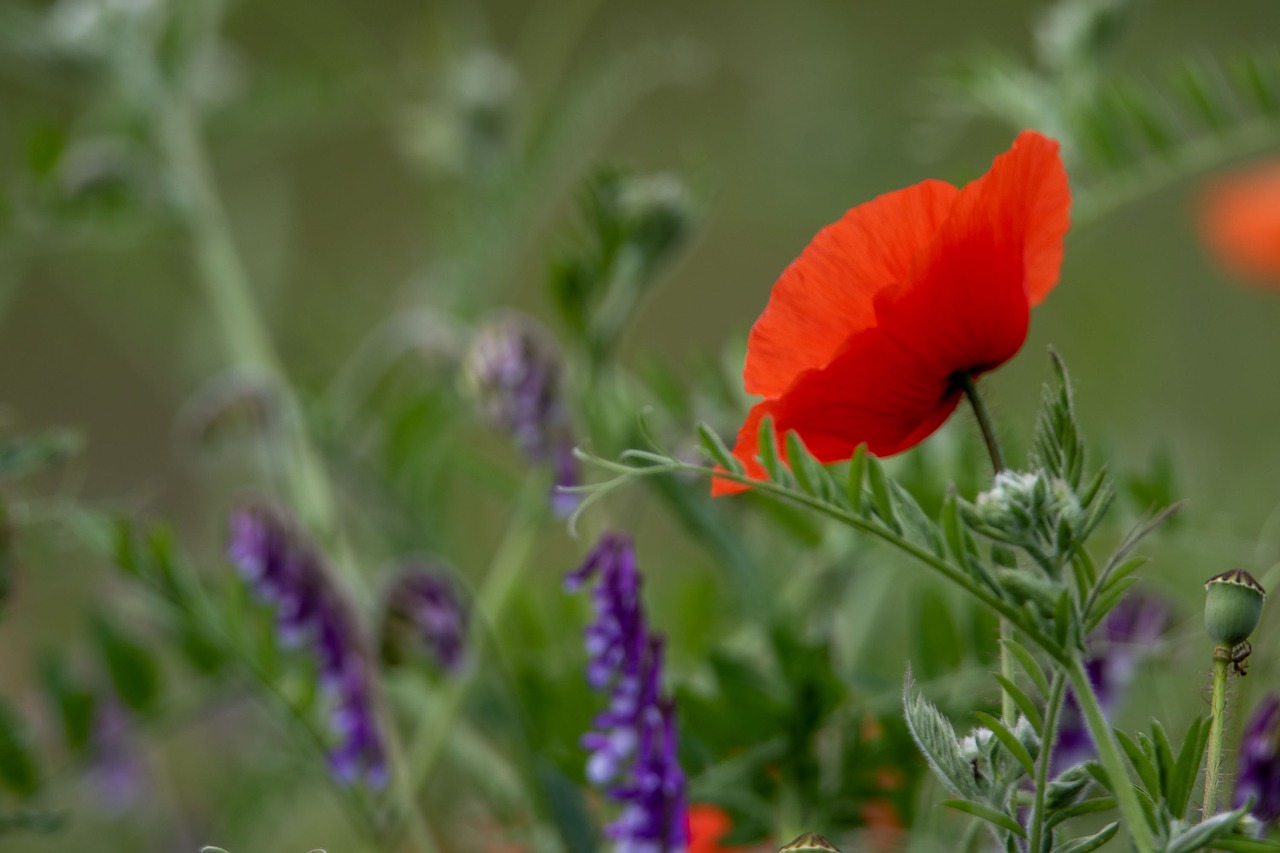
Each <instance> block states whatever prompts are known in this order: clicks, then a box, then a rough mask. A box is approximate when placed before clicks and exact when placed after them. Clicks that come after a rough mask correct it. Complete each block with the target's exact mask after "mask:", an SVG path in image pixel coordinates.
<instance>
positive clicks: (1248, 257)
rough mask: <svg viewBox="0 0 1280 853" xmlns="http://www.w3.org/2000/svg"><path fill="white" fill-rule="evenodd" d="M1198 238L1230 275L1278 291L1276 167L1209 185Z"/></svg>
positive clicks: (1279, 178) (1279, 190) (1279, 182)
mask: <svg viewBox="0 0 1280 853" xmlns="http://www.w3.org/2000/svg"><path fill="white" fill-rule="evenodd" d="M1200 233H1201V235H1202V236H1203V238H1204V241H1205V242H1206V243H1207V244H1208V245H1209V248H1210V249H1212V250H1213V252H1214V253H1215V254H1216V255H1217V256H1218V258H1219V260H1220V261H1221V262H1222V265H1223V266H1225V267H1227V268H1228V269H1229V270H1231V271H1232V272H1233V273H1236V274H1237V275H1240V276H1241V277H1243V278H1249V279H1254V280H1257V281H1260V282H1264V283H1270V284H1272V285H1280V162H1276V161H1272V162H1270V163H1265V164H1263V165H1262V166H1259V167H1255V168H1253V169H1250V170H1248V171H1245V172H1240V173H1237V174H1236V175H1233V176H1231V177H1228V178H1223V179H1220V180H1218V181H1216V182H1215V183H1213V184H1210V186H1209V187H1208V189H1207V190H1206V191H1205V194H1204V198H1203V201H1202V203H1201V207H1200Z"/></svg>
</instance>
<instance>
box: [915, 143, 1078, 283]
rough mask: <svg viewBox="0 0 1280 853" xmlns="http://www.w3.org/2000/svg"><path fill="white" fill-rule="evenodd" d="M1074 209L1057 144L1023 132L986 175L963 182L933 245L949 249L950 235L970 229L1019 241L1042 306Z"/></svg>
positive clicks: (1004, 241) (1059, 262) (1059, 261)
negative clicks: (947, 246) (949, 215)
mask: <svg viewBox="0 0 1280 853" xmlns="http://www.w3.org/2000/svg"><path fill="white" fill-rule="evenodd" d="M1070 210H1071V188H1070V185H1069V184H1068V182H1067V172H1066V170H1065V169H1064V168H1063V166H1062V158H1061V156H1060V155H1059V153H1058V143H1057V142H1055V141H1054V140H1052V139H1049V138H1048V137H1046V136H1043V135H1042V134H1039V133H1037V132H1036V131H1034V130H1024V131H1023V132H1022V133H1020V134H1018V138H1017V139H1015V140H1014V141H1013V145H1012V146H1011V147H1010V148H1009V150H1008V151H1006V152H1004V153H1003V154H1001V155H999V156H998V157H996V158H995V160H994V161H993V162H992V164H991V169H990V170H988V172H987V173H986V174H985V175H983V176H982V177H981V178H979V179H978V180H976V181H973V182H972V183H970V184H968V185H967V186H965V188H964V190H963V191H962V192H961V194H960V199H959V200H958V201H957V202H956V205H955V208H954V211H953V213H952V216H951V217H950V218H949V219H948V221H947V224H946V226H944V228H943V232H942V235H941V240H940V243H942V244H943V245H940V246H939V245H935V249H937V250H939V251H942V252H945V251H946V248H945V243H946V241H947V240H948V239H955V238H956V236H957V235H958V234H963V233H964V232H965V231H967V230H971V229H982V230H990V231H991V232H992V234H993V235H994V236H995V238H996V242H998V243H1001V244H1005V245H1007V244H1017V245H1019V247H1020V249H1021V261H1022V263H1023V264H1024V265H1025V268H1026V280H1025V283H1024V284H1025V287H1026V290H1027V300H1028V302H1029V303H1030V304H1031V305H1032V306H1035V305H1039V304H1040V303H1041V302H1043V301H1044V298H1045V297H1046V296H1048V295H1049V291H1050V290H1052V289H1053V288H1054V286H1055V285H1056V284H1057V283H1058V271H1059V269H1060V268H1061V266H1062V254H1063V246H1062V243H1063V238H1064V237H1065V236H1066V233H1067V229H1068V228H1069V227H1070V225H1071V218H1070Z"/></svg>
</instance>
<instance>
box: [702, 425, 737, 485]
mask: <svg viewBox="0 0 1280 853" xmlns="http://www.w3.org/2000/svg"><path fill="white" fill-rule="evenodd" d="M698 438H699V439H700V440H701V442H702V449H703V450H705V451H706V452H707V455H708V456H710V457H711V458H712V459H713V460H715V463H716V464H717V465H719V466H720V467H721V468H723V469H725V470H726V471H728V472H730V473H732V474H742V473H743V470H744V469H743V467H742V460H740V459H739V458H738V457H736V456H734V455H733V452H732V451H731V450H729V448H728V446H726V445H725V443H724V441H723V440H721V438H720V435H719V434H718V433H717V432H716V431H715V430H713V429H712V428H711V427H709V426H707V425H706V424H705V423H700V424H698Z"/></svg>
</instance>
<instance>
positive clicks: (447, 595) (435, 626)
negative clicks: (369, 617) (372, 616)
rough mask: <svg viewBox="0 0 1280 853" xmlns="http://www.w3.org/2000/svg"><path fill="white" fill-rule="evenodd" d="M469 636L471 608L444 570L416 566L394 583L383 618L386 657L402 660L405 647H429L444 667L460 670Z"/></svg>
mask: <svg viewBox="0 0 1280 853" xmlns="http://www.w3.org/2000/svg"><path fill="white" fill-rule="evenodd" d="M466 638H467V611H466V610H465V609H464V608H463V605H462V601H461V599H460V598H459V597H458V594H457V593H456V592H455V591H454V587H453V584H452V583H450V582H449V579H448V576H447V575H446V574H445V573H444V572H443V571H442V570H440V569H436V568H428V567H426V566H413V567H410V568H408V569H405V570H404V571H402V572H401V573H400V574H399V575H398V576H397V577H396V579H395V580H394V581H392V582H391V585H390V587H388V589H387V599H386V608H385V610H384V615H383V620H382V653H383V657H384V658H385V659H387V660H389V661H391V662H393V663H395V662H399V660H400V658H401V656H402V653H403V650H404V649H405V648H411V647H419V648H425V649H427V650H428V651H430V653H431V655H432V657H434V658H435V661H436V663H437V664H438V665H439V666H440V668H441V669H443V670H445V671H446V672H457V671H458V670H459V669H461V668H462V664H463V661H464V659H465V655H464V651H465V649H464V644H465V642H466Z"/></svg>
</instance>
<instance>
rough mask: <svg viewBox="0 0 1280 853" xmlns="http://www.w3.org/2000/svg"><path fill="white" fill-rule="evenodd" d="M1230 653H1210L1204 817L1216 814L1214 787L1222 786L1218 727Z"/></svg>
mask: <svg viewBox="0 0 1280 853" xmlns="http://www.w3.org/2000/svg"><path fill="white" fill-rule="evenodd" d="M1230 662H1231V649H1229V648H1227V647H1226V646H1221V645H1220V646H1218V647H1216V648H1215V649H1214V650H1213V701H1212V705H1211V708H1210V712H1209V713H1210V717H1209V746H1208V753H1207V757H1206V758H1205V767H1204V817H1205V818H1209V817H1213V815H1214V814H1215V813H1216V812H1217V810H1218V787H1219V786H1220V785H1221V783H1222V724H1223V722H1224V720H1225V718H1226V711H1227V665H1228V664H1230Z"/></svg>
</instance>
